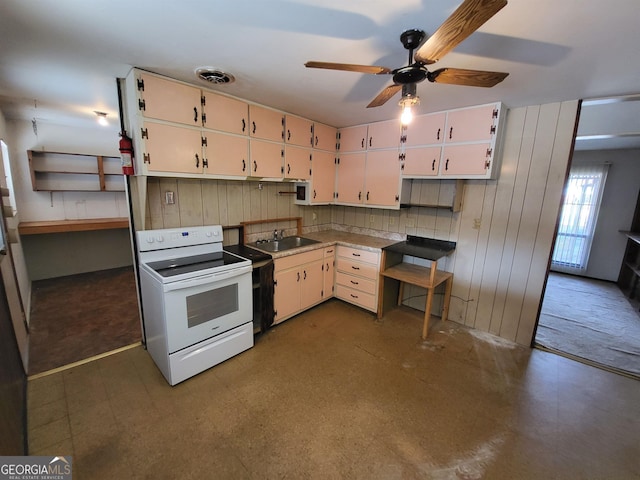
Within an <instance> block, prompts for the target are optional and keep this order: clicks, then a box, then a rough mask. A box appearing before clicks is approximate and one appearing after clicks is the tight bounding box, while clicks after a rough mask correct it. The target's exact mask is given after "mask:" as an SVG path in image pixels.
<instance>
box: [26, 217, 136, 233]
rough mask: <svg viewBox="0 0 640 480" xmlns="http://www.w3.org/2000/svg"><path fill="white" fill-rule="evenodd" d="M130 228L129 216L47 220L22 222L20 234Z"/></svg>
mask: <svg viewBox="0 0 640 480" xmlns="http://www.w3.org/2000/svg"><path fill="white" fill-rule="evenodd" d="M118 228H129V219H128V218H120V217H118V218H86V219H82V220H47V221H40V222H20V223H19V224H18V232H19V233H20V235H38V234H42V233H64V232H87V231H92V230H113V229H118Z"/></svg>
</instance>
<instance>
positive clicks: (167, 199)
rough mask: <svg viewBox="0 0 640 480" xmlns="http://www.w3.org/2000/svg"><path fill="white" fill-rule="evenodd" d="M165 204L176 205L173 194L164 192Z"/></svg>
mask: <svg viewBox="0 0 640 480" xmlns="http://www.w3.org/2000/svg"><path fill="white" fill-rule="evenodd" d="M164 203H165V204H166V205H173V204H174V203H176V199H175V196H174V194H173V192H164Z"/></svg>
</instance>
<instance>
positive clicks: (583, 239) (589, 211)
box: [551, 164, 609, 273]
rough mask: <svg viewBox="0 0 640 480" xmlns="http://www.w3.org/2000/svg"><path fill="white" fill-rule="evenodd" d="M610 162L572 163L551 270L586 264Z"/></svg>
mask: <svg viewBox="0 0 640 480" xmlns="http://www.w3.org/2000/svg"><path fill="white" fill-rule="evenodd" d="M608 167H609V165H604V164H601V165H579V166H575V167H571V171H570V172H569V180H568V182H567V185H566V186H565V195H564V204H563V205H562V212H561V214H560V224H559V225H558V235H557V237H556V243H555V247H554V249H553V256H552V257H551V268H552V270H556V271H561V272H567V273H581V272H584V271H585V270H586V268H587V262H588V260H589V251H590V250H591V242H592V241H593V232H594V231H595V228H596V221H597V219H598V211H599V210H600V201H601V200H602V192H603V190H604V183H605V180H606V178H607V170H608Z"/></svg>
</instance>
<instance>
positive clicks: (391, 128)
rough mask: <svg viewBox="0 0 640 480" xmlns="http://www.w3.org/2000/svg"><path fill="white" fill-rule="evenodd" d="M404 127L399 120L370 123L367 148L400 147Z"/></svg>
mask: <svg viewBox="0 0 640 480" xmlns="http://www.w3.org/2000/svg"><path fill="white" fill-rule="evenodd" d="M401 134H402V126H401V125H400V121H398V120H388V121H386V122H376V123H370V124H369V129H368V135H369V137H368V140H367V148H369V149H371V148H374V149H377V148H397V147H399V146H400V136H401Z"/></svg>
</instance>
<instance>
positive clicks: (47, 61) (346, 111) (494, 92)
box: [0, 0, 640, 148]
mask: <svg viewBox="0 0 640 480" xmlns="http://www.w3.org/2000/svg"><path fill="white" fill-rule="evenodd" d="M460 2H461V0H394V1H393V2H389V1H388V0H354V1H351V2H345V1H344V0H270V1H264V0H263V1H261V0H234V1H221V0H182V1H179V0H175V1H170V0H136V1H130V0H92V1H87V0H31V1H25V0H2V2H0V36H1V40H2V41H1V42H0V109H1V110H2V111H3V113H4V114H5V116H6V117H7V118H9V119H16V118H21V119H36V120H37V121H41V122H42V121H44V122H55V123H59V124H63V125H83V124H84V125H86V124H88V122H92V123H91V124H94V123H95V115H94V114H93V112H94V111H95V110H99V111H104V112H107V113H109V117H110V118H112V119H113V118H115V117H116V116H117V112H118V102H117V94H116V81H115V79H116V77H123V76H125V75H126V74H127V73H128V72H129V71H130V69H131V68H132V67H133V66H136V67H140V68H144V69H147V70H151V71H154V72H157V73H160V74H165V75H167V76H170V77H173V78H176V79H180V80H184V81H187V82H190V83H195V84H198V83H199V82H200V81H199V80H197V79H196V77H195V75H194V70H195V69H196V68H197V67H200V66H212V67H216V68H219V69H221V70H224V71H227V72H229V73H231V74H233V75H234V76H235V77H236V82H235V83H233V84H230V85H226V86H215V87H214V89H215V90H219V91H223V92H226V93H229V94H231V95H234V96H238V97H241V98H244V99H247V100H251V101H255V102H258V103H261V104H264V105H269V106H272V107H274V108H278V109H281V110H284V111H287V112H290V113H294V114H298V115H302V116H305V117H307V118H311V119H313V120H317V121H321V122H324V123H327V124H330V125H333V126H337V127H341V126H347V125H355V124H360V123H366V122H371V121H377V120H383V119H390V118H393V117H394V116H397V115H398V114H399V107H398V106H397V98H398V97H395V98H394V99H392V100H390V101H389V102H387V104H386V105H384V106H383V107H378V108H371V109H367V108H365V107H366V105H367V104H368V103H369V101H370V100H371V99H373V98H374V97H375V96H376V95H377V94H378V93H379V92H380V91H381V90H382V89H383V88H384V87H385V86H387V85H389V84H390V83H391V78H390V76H388V75H382V76H375V75H365V74H360V73H352V72H335V71H329V70H316V69H306V68H305V67H304V63H305V62H306V61H308V60H319V61H328V62H342V63H358V64H366V65H383V66H387V67H391V68H397V67H400V66H403V65H405V64H406V63H407V60H408V59H407V52H406V50H404V48H403V47H402V44H401V43H400V40H399V36H400V33H401V32H402V31H403V30H406V29H408V28H421V29H423V30H425V31H426V32H427V34H431V33H433V32H434V31H435V30H436V29H437V28H438V26H440V24H441V23H442V22H443V21H444V20H445V19H446V18H447V17H448V16H449V15H450V14H451V13H452V12H453V11H454V10H455V8H456V7H457V6H458V5H459V3H460ZM638 25H640V3H639V2H638V0H614V1H613V2H603V1H602V0H562V1H558V0H535V1H532V0H509V4H508V5H507V6H506V7H505V8H504V9H502V10H501V11H500V12H498V14H497V15H495V16H494V17H493V18H492V19H490V20H489V21H488V22H487V23H486V24H485V25H483V26H482V27H481V28H480V29H479V30H478V31H477V32H475V33H474V34H472V35H471V36H470V37H469V38H467V39H466V40H465V41H464V42H462V43H461V44H460V45H458V47H457V48H455V49H454V50H453V51H452V52H450V53H449V54H447V55H446V56H445V57H444V58H443V59H442V60H441V61H439V62H438V63H436V64H435V65H434V66H433V69H435V68H442V67H457V68H471V69H479V70H492V71H504V72H509V74H510V75H509V76H508V77H507V78H506V80H504V81H503V82H502V83H501V84H499V85H497V86H496V87H493V88H490V89H485V88H477V87H461V86H450V85H442V84H432V83H429V82H426V81H425V82H423V83H421V84H419V85H418V95H419V96H420V98H421V105H420V109H419V112H418V113H427V112H432V111H439V110H446V109H451V108H456V107H462V106H468V105H476V104H483V103H488V102H492V101H496V100H501V101H503V102H504V103H505V104H506V105H507V107H517V106H523V105H533V104H542V103H548V102H555V101H562V100H572V99H579V98H595V97H608V96H620V95H629V94H635V93H638V91H639V90H640V49H639V48H638V45H639V44H640V29H639V28H638ZM201 84H202V83H201ZM207 85H209V84H207ZM209 86H210V85H209ZM611 105H613V107H612V106H611ZM621 105H622V106H623V108H625V109H626V110H625V115H629V113H628V112H629V110H631V108H632V107H633V109H635V110H634V112H633V114H631V116H632V117H633V118H635V119H638V118H640V114H636V112H637V111H638V110H637V109H638V107H640V101H638V102H636V101H634V102H617V103H615V104H610V106H609V107H607V109H606V110H607V115H608V116H610V115H614V116H615V115H616V111H617V107H619V106H621ZM589 108H590V107H586V106H585V108H584V109H583V112H584V113H585V115H586V114H587V110H588V109H589ZM593 117H594V118H601V117H602V115H601V114H600V113H597V114H594V115H593ZM113 123H114V124H115V123H116V122H113ZM612 123H613V122H611V121H605V124H606V125H608V126H609V127H610V126H611V124H612ZM636 123H638V122H637V121H636ZM114 128H117V126H114ZM590 128H591V127H590ZM594 128H595V129H596V130H597V131H596V132H592V133H598V134H601V133H610V132H602V131H600V130H599V129H600V127H598V126H596V127H594ZM591 130H592V129H591ZM591 130H590V131H591ZM632 130H634V131H632ZM638 132H640V125H639V126H631V125H629V124H627V125H625V126H624V131H617V132H614V133H638ZM623 138H624V139H625V140H627V141H631V140H634V141H635V140H636V139H637V138H638V136H637V135H636V136H629V135H627V136H623ZM580 143H582V144H583V145H587V143H588V142H578V144H580ZM590 145H591V144H590ZM610 145H612V144H610ZM589 148H598V147H589Z"/></svg>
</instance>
